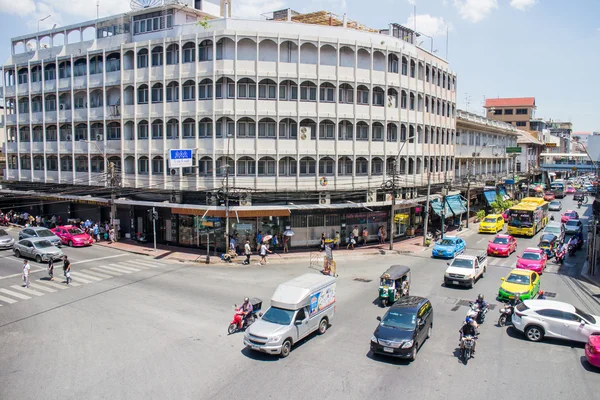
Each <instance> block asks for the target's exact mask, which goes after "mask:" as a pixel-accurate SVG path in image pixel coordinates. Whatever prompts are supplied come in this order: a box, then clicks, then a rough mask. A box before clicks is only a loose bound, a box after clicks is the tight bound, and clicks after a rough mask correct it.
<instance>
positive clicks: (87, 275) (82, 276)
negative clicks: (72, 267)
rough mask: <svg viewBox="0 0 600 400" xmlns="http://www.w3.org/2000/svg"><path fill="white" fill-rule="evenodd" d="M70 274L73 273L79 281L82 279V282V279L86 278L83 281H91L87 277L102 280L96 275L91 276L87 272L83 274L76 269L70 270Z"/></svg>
mask: <svg viewBox="0 0 600 400" xmlns="http://www.w3.org/2000/svg"><path fill="white" fill-rule="evenodd" d="M71 275H75V276H76V277H77V279H78V280H80V281H82V282H83V280H84V279H88V281H87V282H85V283H91V281H89V279H91V280H92V281H101V280H102V278H97V277H95V276H91V275H89V274H83V273H81V272H79V271H77V272H71Z"/></svg>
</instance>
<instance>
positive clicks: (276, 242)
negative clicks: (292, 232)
mask: <svg viewBox="0 0 600 400" xmlns="http://www.w3.org/2000/svg"><path fill="white" fill-rule="evenodd" d="M271 244H272V245H273V249H275V250H277V244H278V241H277V234H275V235H273V239H271Z"/></svg>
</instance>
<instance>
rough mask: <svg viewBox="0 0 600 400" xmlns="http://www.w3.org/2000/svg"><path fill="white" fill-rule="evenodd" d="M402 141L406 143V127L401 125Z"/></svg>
mask: <svg viewBox="0 0 600 400" xmlns="http://www.w3.org/2000/svg"><path fill="white" fill-rule="evenodd" d="M400 141H401V142H406V125H404V124H402V125H400Z"/></svg>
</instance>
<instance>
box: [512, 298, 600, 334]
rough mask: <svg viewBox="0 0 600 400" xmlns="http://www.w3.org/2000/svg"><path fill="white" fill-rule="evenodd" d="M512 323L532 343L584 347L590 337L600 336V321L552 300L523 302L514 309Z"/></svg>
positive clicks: (599, 318) (570, 306) (598, 318)
mask: <svg viewBox="0 0 600 400" xmlns="http://www.w3.org/2000/svg"><path fill="white" fill-rule="evenodd" d="M512 322H513V326H514V327H515V328H516V329H518V330H520V331H521V332H523V333H524V334H525V337H526V338H527V339H529V340H531V341H532V342H538V341H540V340H542V339H543V338H544V337H551V338H557V339H566V340H573V341H576V342H583V343H586V342H587V341H588V338H589V337H590V335H591V334H592V333H594V332H600V317H597V316H594V315H590V314H588V313H586V312H585V311H582V310H580V309H578V308H577V307H574V306H572V305H571V304H568V303H563V302H560V301H553V300H525V301H523V303H521V304H519V305H517V307H516V310H515V313H514V314H513V316H512Z"/></svg>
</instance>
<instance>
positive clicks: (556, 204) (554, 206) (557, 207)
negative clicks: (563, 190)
mask: <svg viewBox="0 0 600 400" xmlns="http://www.w3.org/2000/svg"><path fill="white" fill-rule="evenodd" d="M548 210H550V211H561V210H562V203H561V202H560V201H558V200H552V201H551V202H550V204H549V205H548Z"/></svg>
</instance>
